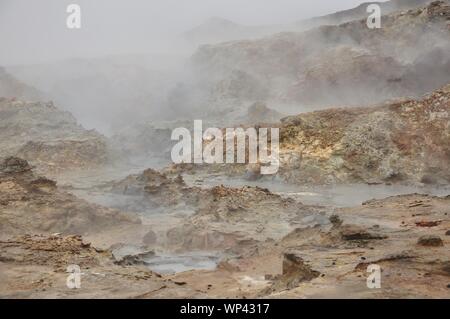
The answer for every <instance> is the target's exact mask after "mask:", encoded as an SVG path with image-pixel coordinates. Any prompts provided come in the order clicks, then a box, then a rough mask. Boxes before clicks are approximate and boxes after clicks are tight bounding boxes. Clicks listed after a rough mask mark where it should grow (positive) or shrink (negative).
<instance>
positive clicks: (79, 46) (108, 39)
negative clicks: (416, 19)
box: [0, 0, 365, 65]
mask: <svg viewBox="0 0 450 319" xmlns="http://www.w3.org/2000/svg"><path fill="white" fill-rule="evenodd" d="M362 2H365V1H363V0H0V65H10V64H15V63H35V62H45V61H48V60H52V59H63V58H68V57H84V56H101V55H106V54H123V53H139V52H147V51H158V48H160V47H161V46H164V45H162V44H163V43H164V42H165V41H167V39H169V38H172V37H173V36H175V35H177V34H180V33H182V32H183V31H186V30H189V29H190V28H192V27H195V26H197V25H199V24H201V23H202V22H204V21H205V20H206V19H208V18H210V17H221V18H226V19H229V20H232V21H234V22H237V23H240V24H246V25H260V24H283V23H290V22H293V21H296V20H300V19H304V18H309V17H312V16H318V15H323V14H327V13H332V12H336V11H339V10H342V9H348V8H352V7H354V6H356V5H358V4H360V3H362ZM71 3H76V4H79V5H81V8H82V29H81V30H68V29H67V28H66V18H67V15H68V14H67V13H66V8H67V5H68V4H71Z"/></svg>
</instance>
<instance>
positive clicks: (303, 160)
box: [281, 86, 450, 184]
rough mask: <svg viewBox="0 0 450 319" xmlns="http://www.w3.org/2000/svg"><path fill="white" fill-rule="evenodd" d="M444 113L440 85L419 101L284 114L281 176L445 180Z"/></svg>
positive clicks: (448, 93)
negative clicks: (287, 115) (292, 114)
mask: <svg viewBox="0 0 450 319" xmlns="http://www.w3.org/2000/svg"><path fill="white" fill-rule="evenodd" d="M449 114H450V86H445V87H444V88H442V89H440V90H437V91H435V92H433V93H432V94H429V95H427V96H425V97H423V98H422V99H419V100H406V101H401V102H396V103H392V104H388V105H383V106H378V107H373V108H354V109H352V108H350V109H348V108H347V109H330V110H325V111H317V112H313V113H306V114H302V115H299V116H293V117H288V118H285V119H284V120H283V121H282V123H283V124H282V127H281V135H282V138H281V139H282V146H281V148H282V155H281V156H282V158H284V160H282V162H283V163H285V165H284V166H283V165H282V172H281V174H282V175H284V176H285V178H286V179H288V180H292V181H294V180H295V181H301V182H307V181H312V182H319V183H320V182H322V183H323V182H331V183H334V182H349V181H350V182H365V183H389V182H392V183H394V182H409V183H424V184H436V183H438V184H439V183H443V184H448V182H449V181H450V176H449V175H448V174H447V173H448V172H450V145H449V141H450V135H449V133H450V126H449V125H450V122H449ZM294 167H297V169H294ZM319 176H320V177H319Z"/></svg>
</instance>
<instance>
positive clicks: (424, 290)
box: [0, 158, 450, 298]
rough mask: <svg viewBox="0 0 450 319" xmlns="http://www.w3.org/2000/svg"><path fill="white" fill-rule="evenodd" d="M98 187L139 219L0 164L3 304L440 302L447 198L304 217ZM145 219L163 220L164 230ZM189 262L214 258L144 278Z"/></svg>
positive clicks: (212, 198) (172, 185) (209, 196)
mask: <svg viewBox="0 0 450 319" xmlns="http://www.w3.org/2000/svg"><path fill="white" fill-rule="evenodd" d="M102 187H103V189H102V192H105V193H108V192H111V193H112V194H116V196H119V195H120V194H122V195H129V196H137V195H140V196H142V197H139V201H138V202H139V203H140V204H141V205H143V206H141V209H140V210H139V209H137V208H136V206H132V205H131V206H128V208H130V210H134V211H140V214H139V213H132V212H131V211H128V212H126V213H125V211H124V210H123V212H121V211H118V210H117V209H112V208H105V207H102V206H99V205H94V204H90V203H88V202H85V201H84V200H81V199H78V198H77V197H75V196H73V195H70V194H68V193H66V192H64V191H61V190H59V189H58V187H57V185H56V184H55V183H54V182H53V181H50V180H48V179H46V178H43V177H37V176H35V174H34V173H33V172H32V170H31V167H30V166H29V165H28V163H27V162H26V161H23V160H20V159H18V158H8V159H6V160H4V161H3V162H2V165H1V174H0V189H1V190H2V192H1V198H0V199H1V206H0V218H1V234H2V236H1V239H0V246H1V250H0V268H1V269H2V272H1V273H2V275H1V277H0V279H1V283H2V285H1V288H0V295H1V296H2V297H8V298H12V297H27V298H32V297H64V298H72V297H75V298H95V297H127V298H128V297H129V298H165V297H240V298H241V297H246V298H247V297H271V298H281V297H283V298H284V297H286V298H299V297H301V298H305V297H345V298H356V297H363V298H366V297H368V298H375V297H383V298H389V297H401V298H404V297H407V298H409V297H446V296H448V289H449V288H448V284H450V282H448V280H449V278H450V275H449V274H450V273H449V262H450V260H449V258H450V256H449V254H448V251H449V250H448V249H447V246H448V244H449V243H450V242H449V238H450V237H448V236H449V226H450V219H449V218H448V214H449V213H450V211H449V207H450V205H449V204H450V198H449V197H433V196H426V195H418V194H413V195H404V196H396V197H391V198H387V199H384V200H371V201H367V202H365V203H363V205H362V206H359V207H353V208H335V207H325V206H324V207H320V206H308V205H304V204H302V203H300V202H298V201H296V200H294V199H292V198H285V197H282V196H280V195H276V194H273V193H271V192H270V191H269V190H266V189H261V188H258V187H244V188H230V187H225V186H218V187H212V188H208V187H195V186H189V185H187V184H186V183H185V182H184V181H183V179H182V178H181V177H180V176H175V175H173V176H171V175H170V174H169V175H168V174H166V173H161V172H157V171H154V170H147V171H145V172H143V173H142V174H138V175H133V176H130V177H128V178H126V179H124V180H122V181H119V182H114V183H112V184H106V185H103V186H102ZM126 206H127V205H124V206H123V207H122V209H125V208H126ZM142 207H145V208H146V209H149V210H157V209H164V214H166V215H167V216H166V219H164V218H161V216H162V215H154V216H152V215H145V214H143V213H142V212H144V211H145V209H144V210H143V209H142ZM183 211H184V213H181V212H183ZM169 220H170V222H168V221H169ZM24 234H28V235H24ZM81 236H83V237H81ZM196 251H197V252H214V253H216V254H218V255H219V256H220V258H219V259H218V260H217V262H218V266H217V268H216V269H212V270H190V271H185V272H179V273H175V274H165V275H158V274H155V273H154V272H152V271H150V270H149V268H148V267H151V265H152V263H151V260H152V259H151V258H152V257H154V256H155V255H158V254H161V253H167V252H171V253H179V254H181V253H186V252H196ZM70 264H76V265H79V266H80V267H81V269H82V273H83V274H82V283H83V284H82V287H83V288H82V289H79V290H70V289H68V288H66V286H65V280H66V278H67V275H68V274H67V272H66V268H67V266H68V265H70ZM370 264H377V265H379V266H381V268H382V269H383V273H382V289H379V290H370V289H368V288H367V286H366V277H367V272H366V270H367V266H368V265H370ZM430 282H431V283H432V284H430Z"/></svg>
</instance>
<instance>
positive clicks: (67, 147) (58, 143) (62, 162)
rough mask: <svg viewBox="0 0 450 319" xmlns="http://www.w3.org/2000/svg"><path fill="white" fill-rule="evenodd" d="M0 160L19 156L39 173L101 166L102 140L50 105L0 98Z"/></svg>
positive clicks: (104, 152)
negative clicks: (1, 157)
mask: <svg viewBox="0 0 450 319" xmlns="http://www.w3.org/2000/svg"><path fill="white" fill-rule="evenodd" d="M0 156H3V157H5V156H19V157H21V158H24V159H26V160H28V161H30V163H31V164H33V165H36V166H37V168H38V169H39V170H40V171H41V172H45V173H47V172H50V173H53V172H58V171H61V170H64V169H81V168H89V167H96V166H98V165H102V164H105V163H106V162H107V160H108V147H107V141H106V139H105V138H104V137H103V136H102V135H100V134H99V133H97V132H96V131H93V130H92V131H88V130H85V129H84V128H83V127H81V126H80V125H79V124H78V123H77V122H76V120H75V118H74V117H73V116H72V115H71V114H70V113H68V112H65V111H61V110H59V109H58V108H56V107H55V106H54V105H53V103H51V102H49V103H42V102H26V101H19V100H14V99H7V98H0Z"/></svg>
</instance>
